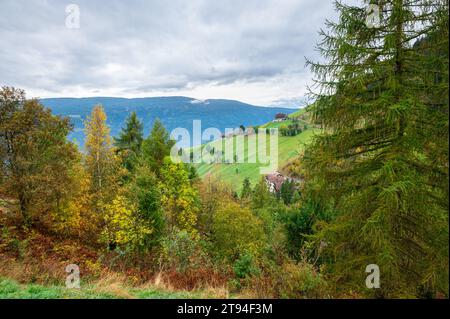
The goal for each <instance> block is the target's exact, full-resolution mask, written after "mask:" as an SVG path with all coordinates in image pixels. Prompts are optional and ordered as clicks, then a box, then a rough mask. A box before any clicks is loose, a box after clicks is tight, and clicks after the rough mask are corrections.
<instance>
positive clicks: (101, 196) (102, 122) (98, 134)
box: [85, 105, 122, 204]
mask: <svg viewBox="0 0 450 319" xmlns="http://www.w3.org/2000/svg"><path fill="white" fill-rule="evenodd" d="M85 134H86V143H85V149H86V157H85V162H86V169H87V171H88V173H89V174H90V176H91V192H92V193H93V194H94V196H93V200H94V204H97V203H99V201H105V200H107V199H111V198H112V197H113V196H114V195H115V194H114V191H115V190H116V189H117V181H118V178H119V177H120V176H121V174H122V172H121V171H120V167H119V165H118V159H117V156H116V154H115V152H114V148H113V146H112V143H111V137H110V135H109V127H108V126H107V124H106V114H105V112H104V110H103V107H102V106H101V105H96V106H95V107H94V108H93V110H92V113H91V116H90V117H89V118H88V119H87V120H86V121H85Z"/></svg>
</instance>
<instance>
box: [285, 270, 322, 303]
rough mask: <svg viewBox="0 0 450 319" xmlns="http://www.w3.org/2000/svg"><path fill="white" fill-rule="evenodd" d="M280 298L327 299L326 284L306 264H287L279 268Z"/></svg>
mask: <svg viewBox="0 0 450 319" xmlns="http://www.w3.org/2000/svg"><path fill="white" fill-rule="evenodd" d="M279 296H280V298H325V297H328V291H327V283H326V281H325V280H324V279H323V278H322V276H321V275H320V274H319V273H318V272H317V271H316V269H314V266H313V265H311V264H309V263H306V262H303V261H301V262H299V263H298V264H297V263H293V262H287V263H285V264H284V265H283V266H282V267H281V271H280V277H279Z"/></svg>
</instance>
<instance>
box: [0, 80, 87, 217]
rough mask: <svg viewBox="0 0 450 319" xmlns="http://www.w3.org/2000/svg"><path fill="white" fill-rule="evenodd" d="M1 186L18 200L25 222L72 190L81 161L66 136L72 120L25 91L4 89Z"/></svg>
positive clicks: (0, 105)
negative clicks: (73, 169) (75, 167)
mask: <svg viewBox="0 0 450 319" xmlns="http://www.w3.org/2000/svg"><path fill="white" fill-rule="evenodd" d="M0 116H1V120H0V156H1V160H0V162H1V170H2V179H1V182H2V187H3V188H5V189H6V191H7V192H8V193H10V194H11V195H12V196H14V197H15V198H17V199H18V202H19V209H20V212H21V214H22V216H23V220H24V222H25V224H27V225H31V224H32V222H33V219H34V217H39V218H40V219H42V218H45V217H48V216H49V215H50V213H52V212H53V211H54V210H57V209H59V208H60V205H61V203H62V201H63V200H64V198H65V197H66V196H67V194H68V193H69V192H70V190H71V181H72V179H71V178H70V174H69V171H70V168H71V166H72V165H73V164H74V162H75V161H76V160H77V158H78V157H77V149H76V147H75V145H73V144H72V143H70V142H69V141H68V140H67V134H68V133H69V132H70V130H71V129H72V126H71V124H70V122H69V119H67V118H62V117H59V116H54V115H53V114H52V113H51V111H50V110H49V109H46V108H44V106H42V104H40V103H39V101H38V100H35V99H32V100H26V99H25V93H24V92H23V91H22V90H18V89H14V88H8V87H3V88H2V89H1V90H0Z"/></svg>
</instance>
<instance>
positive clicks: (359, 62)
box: [304, 0, 448, 297]
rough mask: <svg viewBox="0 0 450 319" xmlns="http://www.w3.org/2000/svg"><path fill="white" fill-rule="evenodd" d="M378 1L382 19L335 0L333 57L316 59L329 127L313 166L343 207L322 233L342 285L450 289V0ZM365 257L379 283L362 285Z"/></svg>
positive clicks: (308, 155) (317, 109) (390, 290)
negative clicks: (371, 19) (377, 273)
mask: <svg viewBox="0 0 450 319" xmlns="http://www.w3.org/2000/svg"><path fill="white" fill-rule="evenodd" d="M372 2H373V4H376V5H377V6H378V7H376V8H379V9H380V10H379V11H380V15H379V18H380V19H379V23H375V25H371V24H367V23H366V20H367V13H366V7H365V6H362V7H357V6H349V5H344V4H342V3H340V2H336V9H337V10H338V11H339V13H340V18H339V21H338V22H336V23H335V22H330V21H327V23H326V24H327V27H328V28H329V31H328V32H325V31H321V32H320V34H321V36H322V39H323V40H322V42H321V43H320V44H319V46H318V50H319V52H321V54H322V56H323V57H324V58H325V60H326V62H325V63H314V62H311V61H308V64H309V65H310V66H311V68H312V71H313V72H314V73H315V74H316V85H317V86H316V87H315V88H313V89H312V91H314V92H313V93H312V94H313V97H314V98H315V99H316V104H315V106H314V117H315V121H316V123H317V124H321V125H322V127H323V130H324V133H323V134H322V135H321V136H319V137H318V138H316V140H315V143H314V144H313V145H312V146H311V147H309V148H308V150H307V151H306V152H305V156H304V161H305V170H306V171H308V173H309V174H310V175H311V176H313V177H314V179H316V180H322V183H321V184H322V185H323V188H322V189H321V192H323V193H324V194H327V195H328V196H330V197H331V198H333V199H334V200H335V203H336V207H335V209H336V210H337V211H338V215H339V216H338V217H337V219H336V220H335V221H334V222H332V223H330V224H328V225H327V226H323V225H322V226H323V228H322V230H321V232H319V233H318V234H317V236H316V238H317V239H318V243H319V242H320V243H322V244H323V243H324V242H325V243H326V249H324V252H323V254H324V255H325V256H328V257H329V260H333V263H329V264H327V267H328V268H327V269H328V270H329V272H330V273H331V274H332V275H334V278H335V280H336V281H337V283H338V284H339V285H342V284H345V285H348V286H347V287H351V289H357V290H359V291H365V292H367V293H368V294H372V295H373V294H375V295H377V296H385V297H386V296H396V297H397V296H411V295H418V291H419V290H424V289H425V290H426V291H427V292H436V291H441V292H444V293H445V294H447V295H448V1H426V0H408V1H406V0H389V1H388V0H381V1H372ZM375 18H377V17H375ZM326 258H327V257H325V259H326ZM368 264H377V265H378V266H379V267H380V272H381V278H382V283H381V288H380V289H375V290H369V289H366V288H365V278H366V276H367V274H366V273H365V268H366V266H367V265H368ZM341 287H342V286H341Z"/></svg>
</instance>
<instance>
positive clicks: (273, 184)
mask: <svg viewBox="0 0 450 319" xmlns="http://www.w3.org/2000/svg"><path fill="white" fill-rule="evenodd" d="M264 179H265V181H266V184H267V187H268V189H269V191H270V192H271V193H276V192H279V191H280V190H281V185H283V183H284V181H286V180H288V179H289V178H287V177H284V176H283V175H282V174H281V173H279V172H275V173H272V174H268V175H266V176H265V178H264Z"/></svg>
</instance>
